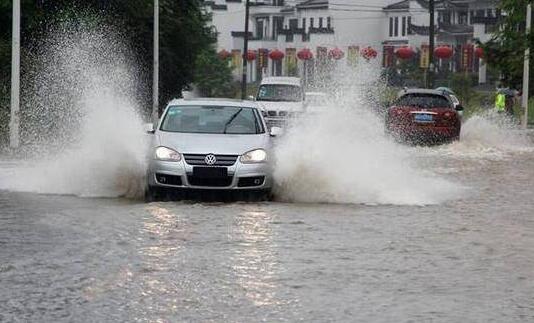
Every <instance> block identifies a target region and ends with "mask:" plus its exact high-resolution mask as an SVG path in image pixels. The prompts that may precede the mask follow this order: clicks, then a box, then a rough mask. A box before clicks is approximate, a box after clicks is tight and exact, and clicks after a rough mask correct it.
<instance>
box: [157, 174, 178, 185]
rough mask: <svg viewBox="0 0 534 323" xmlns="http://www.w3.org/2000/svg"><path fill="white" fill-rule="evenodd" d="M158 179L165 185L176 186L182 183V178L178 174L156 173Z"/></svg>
mask: <svg viewBox="0 0 534 323" xmlns="http://www.w3.org/2000/svg"><path fill="white" fill-rule="evenodd" d="M156 180H157V181H158V183H160V184H164V185H174V186H181V185H182V178H181V177H180V176H176V175H167V174H160V173H156Z"/></svg>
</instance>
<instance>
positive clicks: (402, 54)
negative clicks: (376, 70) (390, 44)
mask: <svg viewBox="0 0 534 323" xmlns="http://www.w3.org/2000/svg"><path fill="white" fill-rule="evenodd" d="M395 55H397V57H398V58H400V59H411V58H412V57H414V55H415V51H414V50H413V49H412V48H411V47H408V46H404V47H401V48H398V49H397V50H396V51H395Z"/></svg>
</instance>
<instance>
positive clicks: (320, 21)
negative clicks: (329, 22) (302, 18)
mask: <svg viewBox="0 0 534 323" xmlns="http://www.w3.org/2000/svg"><path fill="white" fill-rule="evenodd" d="M319 28H323V17H320V18H319Z"/></svg>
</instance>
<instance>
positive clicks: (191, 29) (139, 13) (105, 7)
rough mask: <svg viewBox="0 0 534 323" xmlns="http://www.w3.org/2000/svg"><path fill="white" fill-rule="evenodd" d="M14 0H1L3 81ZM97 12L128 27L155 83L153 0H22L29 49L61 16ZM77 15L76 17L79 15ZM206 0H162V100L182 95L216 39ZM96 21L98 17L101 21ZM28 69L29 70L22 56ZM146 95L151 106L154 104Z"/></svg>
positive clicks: (23, 28)
mask: <svg viewBox="0 0 534 323" xmlns="http://www.w3.org/2000/svg"><path fill="white" fill-rule="evenodd" d="M11 3H12V1H11V0H0V83H3V84H5V83H6V82H8V80H9V68H10V55H11V53H10V51H11V15H12V7H11V6H12V4H11ZM69 12H70V13H79V12H87V13H88V12H93V13H95V14H97V15H98V16H100V17H101V18H103V19H104V20H105V21H109V22H113V23H114V27H120V28H121V30H123V33H122V35H124V36H126V37H128V39H126V43H129V44H131V45H132V48H134V49H135V53H132V55H137V56H138V57H139V60H140V69H142V70H144V71H145V75H146V76H147V83H148V84H150V81H151V80H150V77H149V76H150V75H152V73H151V68H152V64H151V62H152V49H153V35H152V32H153V0H128V1H124V0H106V1H102V0H54V1H36V0H22V3H21V15H22V21H21V34H22V35H21V36H22V42H21V46H22V52H23V53H24V52H25V51H27V50H28V49H30V48H31V46H32V45H33V44H34V43H35V41H36V40H38V39H39V38H40V37H41V36H42V35H43V34H45V33H46V31H47V30H49V28H50V27H51V26H52V25H53V24H54V23H55V22H56V21H57V20H58V19H61V17H63V18H64V17H65V15H68V14H69ZM75 17H76V16H75ZM209 19H210V16H209V15H208V14H207V13H206V12H205V11H204V9H203V7H202V1H201V0H180V1H175V0H160V57H159V58H160V102H161V103H162V104H165V103H166V102H167V101H168V100H169V99H171V98H173V97H179V96H180V95H181V91H182V89H184V88H186V87H187V86H188V85H189V84H190V83H191V82H192V81H193V74H194V70H195V64H194V63H195V58H196V56H197V55H199V53H201V52H202V51H203V50H205V49H207V48H209V47H211V46H212V45H213V43H214V42H215V41H216V34H215V32H214V31H213V30H212V28H211V27H209V24H208V22H209ZM95 21H96V20H95ZM21 60H22V64H23V66H22V73H24V71H25V66H24V57H22V59H21ZM149 101H150V98H149V97H147V98H146V102H147V104H146V106H147V107H148V106H150V105H149V104H148V102H149Z"/></svg>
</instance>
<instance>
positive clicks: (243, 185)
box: [147, 159, 272, 190]
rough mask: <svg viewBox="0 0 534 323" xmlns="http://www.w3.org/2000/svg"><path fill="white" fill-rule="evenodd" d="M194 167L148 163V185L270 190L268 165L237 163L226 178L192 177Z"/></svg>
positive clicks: (166, 162)
mask: <svg viewBox="0 0 534 323" xmlns="http://www.w3.org/2000/svg"><path fill="white" fill-rule="evenodd" d="M193 167H197V166H192V165H189V164H187V163H186V162H185V161H184V160H183V159H182V160H181V161H179V162H169V161H161V160H151V161H150V163H149V167H148V172H147V184H148V185H149V186H151V187H162V188H176V189H194V190H270V189H271V187H272V175H271V174H272V172H271V167H270V165H269V164H268V163H257V164H243V163H241V162H239V160H238V161H236V163H235V164H234V165H232V166H228V167H226V168H227V169H228V177H224V178H207V179H206V178H202V179H199V178H195V177H194V176H193Z"/></svg>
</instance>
